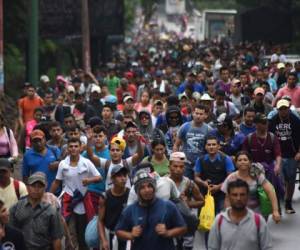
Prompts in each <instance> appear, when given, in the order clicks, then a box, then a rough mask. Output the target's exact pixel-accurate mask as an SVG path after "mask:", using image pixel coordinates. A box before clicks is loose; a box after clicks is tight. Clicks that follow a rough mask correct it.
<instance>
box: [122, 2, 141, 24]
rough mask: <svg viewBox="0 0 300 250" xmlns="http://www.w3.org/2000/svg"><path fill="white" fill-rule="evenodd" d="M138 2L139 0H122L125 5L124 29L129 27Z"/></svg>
mask: <svg viewBox="0 0 300 250" xmlns="http://www.w3.org/2000/svg"><path fill="white" fill-rule="evenodd" d="M139 4H140V0H124V6H125V17H124V18H125V25H126V27H125V28H126V29H130V27H131V25H132V24H133V21H134V18H135V10H136V7H137V6H138V5H139Z"/></svg>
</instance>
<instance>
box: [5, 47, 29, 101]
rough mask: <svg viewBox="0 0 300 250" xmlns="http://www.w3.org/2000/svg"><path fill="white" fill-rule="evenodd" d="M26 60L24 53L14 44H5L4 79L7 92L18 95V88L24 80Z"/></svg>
mask: <svg viewBox="0 0 300 250" xmlns="http://www.w3.org/2000/svg"><path fill="white" fill-rule="evenodd" d="M25 70H26V67H25V60H24V56H23V53H22V52H21V50H20V49H19V48H17V47H16V46H15V45H14V44H9V43H7V44H5V48H4V81H5V85H6V87H5V88H6V90H8V91H7V94H9V95H11V96H14V95H16V94H17V93H16V88H20V87H21V85H22V83H23V82H24V78H25V77H24V76H25Z"/></svg>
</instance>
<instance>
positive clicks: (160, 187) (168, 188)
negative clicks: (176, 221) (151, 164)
mask: <svg viewBox="0 0 300 250" xmlns="http://www.w3.org/2000/svg"><path fill="white" fill-rule="evenodd" d="M179 196H180V192H179V191H178V189H177V187H176V184H175V182H174V181H173V180H172V179H170V178H169V177H168V176H164V177H159V176H157V179H156V197H158V198H161V199H164V200H170V199H171V198H179ZM137 200H138V197H137V194H136V192H135V190H134V186H133V187H132V188H131V189H130V192H129V196H128V200H127V206H128V205H130V204H132V203H134V202H136V201H137Z"/></svg>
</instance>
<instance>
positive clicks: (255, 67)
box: [250, 65, 259, 72]
mask: <svg viewBox="0 0 300 250" xmlns="http://www.w3.org/2000/svg"><path fill="white" fill-rule="evenodd" d="M258 70H259V68H258V67H257V66H256V65H254V66H252V67H251V69H250V71H251V72H257V71H258Z"/></svg>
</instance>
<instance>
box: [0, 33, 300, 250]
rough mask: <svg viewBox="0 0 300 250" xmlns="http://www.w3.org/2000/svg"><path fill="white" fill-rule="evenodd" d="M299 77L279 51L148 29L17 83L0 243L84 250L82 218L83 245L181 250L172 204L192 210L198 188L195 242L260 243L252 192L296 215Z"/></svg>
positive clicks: (222, 245) (0, 167) (180, 228)
mask: <svg viewBox="0 0 300 250" xmlns="http://www.w3.org/2000/svg"><path fill="white" fill-rule="evenodd" d="M266 53H272V57H271V59H270V61H269V62H268V63H267V64H264V65H262V64H261V63H260V58H261V57H262V56H263V55H265V54H266ZM299 76H300V62H296V63H295V64H291V63H290V62H288V61H287V58H286V56H285V55H284V53H283V52H282V51H281V48H280V47H279V46H275V47H268V46H266V45H265V44H262V43H252V44H250V43H245V44H238V45H232V44H230V43H228V42H226V41H225V40H224V41H221V42H215V41H211V42H208V41H204V42H195V41H193V40H191V39H180V38H179V37H178V36H176V34H174V33H167V34H164V36H163V37H162V36H161V35H160V34H159V33H156V32H152V31H151V30H148V31H141V32H140V33H139V34H138V35H135V36H134V37H132V38H131V39H130V41H128V39H127V43H123V44H121V45H119V46H117V47H114V48H113V59H112V61H111V62H110V63H108V64H107V65H105V67H102V68H100V69H99V70H97V71H95V72H94V74H92V73H91V72H84V71H83V70H82V69H73V70H72V71H71V72H70V75H67V76H63V75H58V76H57V77H56V79H55V81H51V80H50V79H49V77H48V76H47V75H42V76H41V78H40V84H39V85H38V86H33V85H32V84H30V83H25V84H24V88H23V92H22V96H21V97H20V99H19V100H18V102H17V106H18V108H19V122H18V126H17V127H16V128H9V127H7V126H6V124H5V116H6V114H5V113H2V114H0V156H1V159H0V249H1V245H2V249H17V250H18V249H32V250H33V249H45V250H46V249H55V250H57V249H80V250H83V249H88V248H89V247H91V246H90V245H89V244H87V243H88V242H86V240H87V239H86V238H87V237H86V234H89V231H86V230H87V225H90V224H91V222H92V221H94V220H96V223H95V230H97V240H98V243H97V244H98V245H97V246H93V247H92V248H94V249H101V250H109V249H110V250H112V249H119V250H125V249H133V250H135V249H149V250H153V249H157V250H158V249H161V250H167V249H170V250H171V249H176V250H191V249H193V247H194V246H195V245H197V244H199V243H198V242H197V240H195V231H194V230H191V228H190V227H189V226H190V225H189V224H188V223H187V220H186V218H185V217H184V216H183V214H182V211H181V210H180V209H179V207H178V204H177V203H178V200H179V201H181V202H183V203H184V205H185V206H186V207H187V208H188V210H190V212H191V213H195V214H196V216H198V214H199V212H200V210H201V208H202V207H203V206H204V205H205V202H204V198H203V197H205V195H206V194H207V193H208V192H209V193H211V195H212V196H213V198H214V203H215V214H216V219H215V222H214V224H213V226H212V228H211V230H210V232H206V233H205V236H204V238H205V247H206V248H207V249H210V250H217V249H232V250H240V249H261V250H267V249H272V239H271V236H270V232H269V229H268V226H267V223H266V222H267V220H268V217H269V216H268V214H263V213H262V211H261V204H260V201H259V199H258V195H257V193H258V189H259V188H262V189H263V190H264V192H265V193H266V195H267V197H268V198H269V200H270V203H271V206H272V211H271V216H270V218H272V219H273V220H274V221H275V222H276V223H278V222H280V220H281V214H282V213H283V212H285V213H287V214H293V213H295V212H296V211H295V210H294V208H293V204H292V198H293V195H294V191H295V182H296V177H297V168H298V166H299V161H300V138H299V137H300V134H299V133H298V131H299V130H300V116H299V110H300V86H298V77H299ZM16 165H20V169H21V179H18V178H16V177H15V176H18V175H15V174H13V170H14V168H16ZM176 201H177V203H176ZM282 201H283V203H282ZM176 204H177V205H176ZM282 204H283V205H284V207H282ZM239 235H243V237H242V238H239V237H238V236H239ZM88 245H89V246H88ZM7 247H11V248H7Z"/></svg>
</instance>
